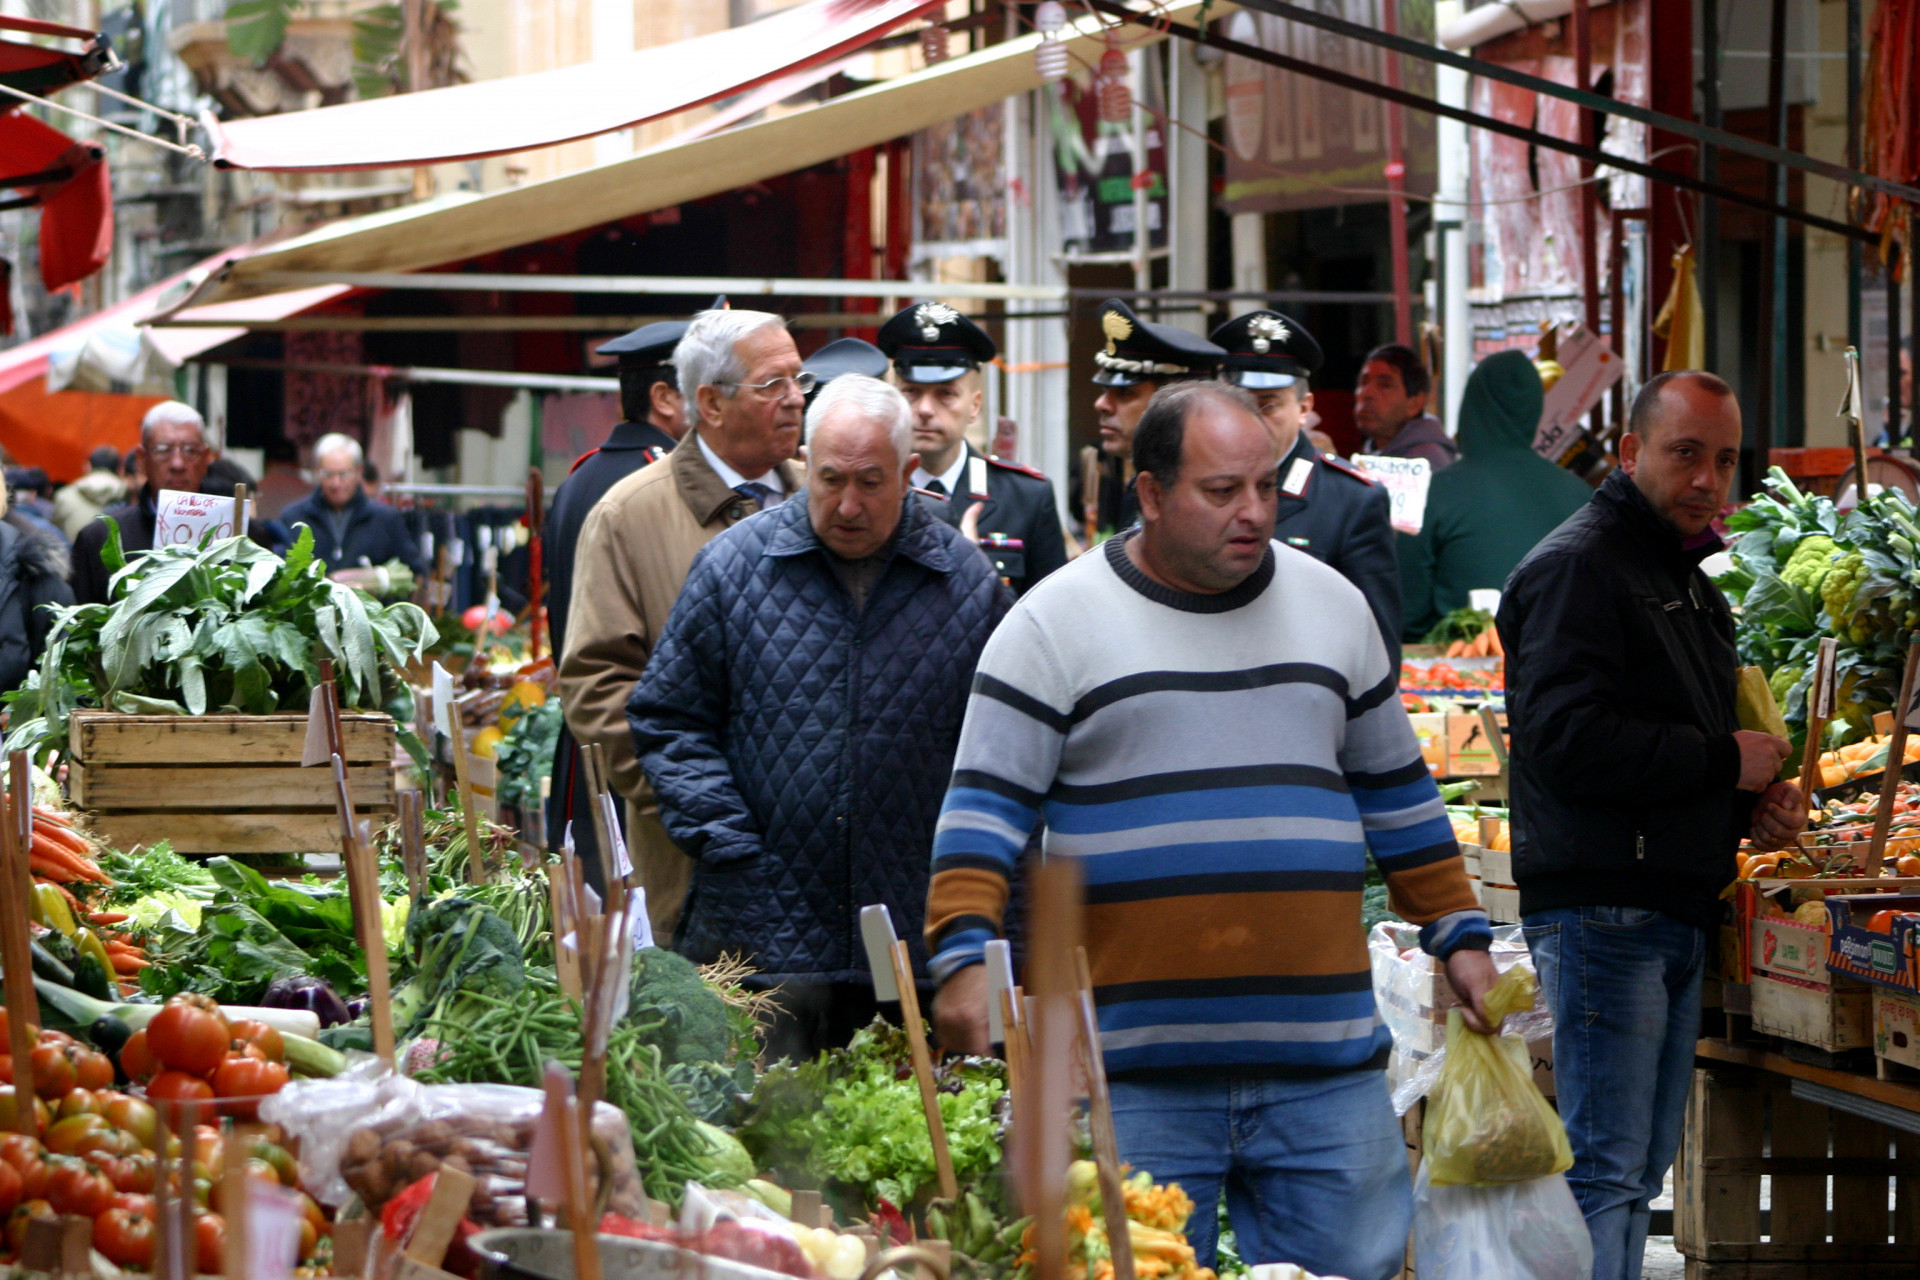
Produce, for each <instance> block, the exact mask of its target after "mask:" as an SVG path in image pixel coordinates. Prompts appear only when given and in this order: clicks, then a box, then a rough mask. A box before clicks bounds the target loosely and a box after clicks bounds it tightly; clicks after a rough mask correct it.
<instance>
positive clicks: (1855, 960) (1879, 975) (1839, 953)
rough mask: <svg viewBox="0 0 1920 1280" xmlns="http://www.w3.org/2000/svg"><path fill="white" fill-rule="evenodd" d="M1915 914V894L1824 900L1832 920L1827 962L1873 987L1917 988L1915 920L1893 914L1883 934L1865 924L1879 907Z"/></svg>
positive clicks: (1919, 965)
mask: <svg viewBox="0 0 1920 1280" xmlns="http://www.w3.org/2000/svg"><path fill="white" fill-rule="evenodd" d="M1888 910H1892V911H1911V912H1915V913H1916V914H1920V894H1912V893H1850V894H1844V895H1840V896H1836V897H1832V898H1828V899H1827V914H1828V918H1829V922H1830V924H1831V925H1832V931H1833V937H1832V940H1831V943H1830V946H1831V955H1830V963H1831V964H1832V967H1833V969H1834V971H1835V972H1836V973H1844V974H1846V975H1847V976H1849V977H1851V978H1858V979H1860V980H1861V981H1863V982H1871V983H1873V984H1875V985H1876V986H1883V987H1894V988H1896V989H1898V990H1901V991H1912V992H1920V919H1896V920H1894V921H1893V924H1892V927H1891V928H1890V929H1889V930H1888V931H1887V932H1886V933H1879V932H1877V931H1875V930H1872V929H1869V928H1867V922H1868V921H1869V920H1871V919H1872V918H1873V916H1874V914H1875V913H1876V912H1880V911H1888Z"/></svg>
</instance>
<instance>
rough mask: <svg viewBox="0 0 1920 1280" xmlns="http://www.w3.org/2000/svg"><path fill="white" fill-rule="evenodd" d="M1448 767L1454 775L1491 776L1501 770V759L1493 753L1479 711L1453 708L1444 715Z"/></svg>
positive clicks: (1459, 776) (1449, 771)
mask: <svg viewBox="0 0 1920 1280" xmlns="http://www.w3.org/2000/svg"><path fill="white" fill-rule="evenodd" d="M1447 770H1448V773H1449V775H1450V776H1452V777H1456V778H1466V777H1475V776H1488V777H1490V776H1492V775H1494V774H1497V773H1499V772H1500V761H1499V760H1498V759H1497V758H1495V756H1494V754H1493V744H1492V743H1491V742H1489V741H1487V727H1486V725H1484V724H1483V723H1481V720H1480V715H1479V713H1478V712H1474V713H1473V714H1471V715H1468V714H1464V713H1462V712H1454V713H1453V714H1452V715H1449V716H1448V717H1447Z"/></svg>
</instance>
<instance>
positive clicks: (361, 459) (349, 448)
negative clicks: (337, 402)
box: [313, 431, 367, 471]
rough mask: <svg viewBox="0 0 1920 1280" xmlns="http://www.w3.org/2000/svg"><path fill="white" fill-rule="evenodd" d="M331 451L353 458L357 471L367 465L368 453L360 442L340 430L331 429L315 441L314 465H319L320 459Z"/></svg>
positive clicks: (354, 467)
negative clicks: (362, 448)
mask: <svg viewBox="0 0 1920 1280" xmlns="http://www.w3.org/2000/svg"><path fill="white" fill-rule="evenodd" d="M329 453H344V454H346V455H347V456H348V457H350V458H352V459H353V469H354V470H355V471H358V470H360V468H362V467H364V466H366V465H367V455H366V454H365V453H364V452H362V451H361V448H360V442H359V441H358V440H355V439H354V438H353V437H352V436H349V435H342V434H341V433H340V432H338V431H329V432H328V433H327V434H326V435H324V436H321V437H320V438H319V439H318V440H315V441H314V442H313V462H314V465H315V466H319V465H320V459H321V458H323V457H325V456H326V455H327V454H329Z"/></svg>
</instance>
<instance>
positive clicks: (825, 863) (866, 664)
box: [627, 494, 1012, 982]
mask: <svg viewBox="0 0 1920 1280" xmlns="http://www.w3.org/2000/svg"><path fill="white" fill-rule="evenodd" d="M886 554H888V555H889V557H890V558H889V562H888V564H887V567H886V570H885V572H884V573H883V574H882V575H881V577H880V580H879V581H878V582H877V583H876V584H875V585H874V587H873V589H872V591H871V592H870V594H869V595H868V597H867V605H866V608H865V610H864V611H862V612H859V613H856V612H855V611H854V607H853V600H852V597H850V596H849V595H848V594H847V592H846V589H845V588H844V587H842V586H841V585H840V580H839V578H838V577H837V576H836V575H835V573H834V571H833V567H832V565H831V563H830V562H829V560H828V558H827V552H826V550H825V549H824V548H823V547H822V546H821V544H820V543H819V541H818V540H817V539H816V538H815V537H814V533H813V526H812V524H811V522H810V521H809V520H808V518H807V503H806V498H805V495H804V494H803V495H800V496H797V497H796V498H794V499H793V500H792V501H790V502H786V503H783V504H781V505H780V506H778V507H774V508H771V509H770V510H767V511H763V512H761V513H760V514H759V515H756V516H753V517H751V518H750V519H747V520H745V521H742V522H741V523H740V524H737V525H735V526H734V527H733V528H731V529H729V530H727V531H726V532H725V533H723V534H721V535H720V536H719V537H717V538H715V539H714V540H713V541H712V542H710V543H708V544H707V546H706V547H705V548H703V549H702V550H701V552H700V554H699V555H698V556H697V557H696V558H695V559H694V562H693V569H692V572H691V573H689V574H688V576H687V584H686V586H685V588H684V589H682V591H681V592H680V597H679V599H678V601H676V602H675V604H674V606H673V612H672V614H670V615H669V616H668V618H667V625H666V628H665V630H664V631H663V632H662V633H661V636H660V641H659V643H658V644H657V645H656V646H655V648H654V651H653V657H652V659H651V661H649V662H648V663H647V669H646V674H645V675H644V676H642V677H641V678H640V681H639V683H638V684H637V685H635V686H634V691H633V697H632V698H631V700H629V701H628V703H627V723H628V724H629V725H631V726H632V728H633V737H634V744H635V746H636V747H637V748H638V751H639V755H640V764H641V767H642V768H643V769H645V771H646V774H647V778H648V779H649V781H651V782H652V784H653V788H654V792H655V794H656V795H658V797H659V799H660V816H661V819H662V821H663V822H665V824H666V828H667V832H668V834H669V835H671V836H672V837H673V839H674V842H675V843H676V844H678V845H679V846H680V847H681V848H682V849H683V850H685V851H686V852H687V854H688V855H689V856H691V857H692V858H693V859H694V862H695V867H694V879H693V891H692V894H691V896H690V897H689V898H688V900H687V908H686V911H685V913H684V915H682V917H681V923H680V932H679V936H678V938H677V939H676V940H675V945H676V947H677V949H678V950H680V951H681V952H683V953H685V954H686V955H687V956H689V957H690V958H692V959H693V960H695V961H698V962H706V961H711V960H713V959H715V958H716V957H717V956H718V955H719V954H720V953H721V952H722V951H734V952H738V953H741V954H743V955H745V956H746V957H747V959H748V960H749V961H750V962H751V963H752V964H753V965H754V966H755V967H757V968H758V969H759V970H760V971H761V973H762V974H763V975H764V976H766V977H767V978H769V979H772V980H775V981H809V982H860V981H865V980H866V979H867V977H868V974H867V964H866V953H865V950H864V948H863V947H862V945H861V942H860V925H859V912H860V908H861V907H862V906H864V905H866V904H867V903H872V902H884V903H886V904H887V906H888V907H889V908H890V909H891V910H892V912H893V920H894V926H895V928H896V929H898V931H899V933H900V936H901V937H903V938H906V939H908V940H909V942H910V944H911V946H912V947H913V953H914V960H915V967H916V969H917V970H919V971H920V972H924V971H925V964H926V954H925V951H924V949H923V945H922V942H921V930H922V926H923V925H924V923H925V916H926V901H927V875H928V866H929V857H930V850H931V849H932V848H933V827H934V822H935V820H936V819H937V818H938V817H939V813H940V802H941V799H942V798H943V797H944V795H945V794H946V789H947V781H948V775H949V774H950V773H952V771H953V753H954V747H955V745H956V744H957V742H958V741H959V737H960V721H961V718H962V716H963V714H964V713H965V710H966V703H967V693H968V689H969V687H970V686H971V684H972V682H973V669H974V664H975V663H976V662H978V660H979V658H980V651H981V649H982V648H983V647H984V646H985V645H986V643H987V637H988V636H989V635H990V634H992V632H993V629H994V627H995V626H996V625H998V623H999V621H1000V619H1001V618H1002V617H1003V616H1004V615H1005V614H1006V611H1007V609H1008V608H1009V606H1010V605H1011V603H1012V597H1011V596H1010V595H1009V594H1008V592H1007V590H1006V588H1005V587H1004V586H1002V585H1001V583H1000V580H999V578H998V577H997V576H996V575H995V573H994V570H993V566H992V565H991V564H990V563H988V561H987V558H986V557H985V556H983V555H980V554H979V553H978V552H977V551H976V550H975V549H974V548H972V547H970V546H968V545H967V543H966V541H965V540H964V539H963V538H962V537H961V536H960V534H959V533H958V532H957V531H956V530H954V529H952V528H950V527H948V526H947V525H946V524H944V523H942V522H941V521H940V520H938V519H937V518H935V517H934V516H932V515H931V514H929V513H928V512H927V510H926V509H925V508H924V507H922V506H921V504H920V503H919V502H917V501H909V502H908V503H907V510H906V515H905V517H904V518H903V520H902V522H901V528H900V530H899V532H898V533H897V534H896V535H895V538H894V542H893V546H892V548H891V550H890V551H889V552H888V553H886Z"/></svg>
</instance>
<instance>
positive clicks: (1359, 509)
mask: <svg viewBox="0 0 1920 1280" xmlns="http://www.w3.org/2000/svg"><path fill="white" fill-rule="evenodd" d="M1279 505H1280V514H1279V518H1278V520H1277V521H1276V522H1275V525H1274V531H1273V536H1274V537H1276V538H1278V539H1279V540H1280V541H1281V542H1284V543H1286V544H1287V545H1288V546H1290V547H1298V548H1299V549H1300V550H1302V551H1304V552H1306V553H1307V554H1308V555H1310V556H1312V557H1313V558H1314V559H1316V560H1318V561H1320V562H1321V563H1323V564H1326V565H1328V566H1330V567H1332V568H1334V569H1337V570H1338V571H1339V572H1340V575H1341V576H1342V577H1344V578H1345V579H1346V580H1347V581H1348V582H1351V583H1352V584H1353V585H1354V586H1356V587H1358V588H1360V594H1362V595H1364V596H1365V597H1366V598H1367V606H1368V607H1369V608H1371V609H1372V610H1373V616H1374V620H1375V621H1377V622H1378V623H1379V624H1380V634H1381V635H1382V636H1383V637H1384V638H1385V639H1386V642H1387V657H1388V659H1389V660H1391V661H1392V663H1393V669H1394V670H1395V671H1396V672H1397V671H1398V670H1399V669H1400V565H1399V560H1398V558H1397V556H1396V554H1395V550H1394V544H1393V523H1392V519H1391V513H1390V503H1389V501H1388V499H1387V491H1386V490H1385V489H1384V488H1382V487H1381V486H1379V485H1377V484H1375V483H1374V482H1373V481H1372V480H1369V479H1368V478H1367V477H1366V476H1364V475H1362V474H1361V473H1360V472H1359V471H1357V470H1355V469H1354V467H1353V466H1352V465H1351V464H1349V463H1347V462H1346V461H1344V460H1342V459H1340V458H1330V457H1328V456H1327V455H1325V454H1323V453H1321V452H1320V451H1319V450H1318V449H1316V448H1314V447H1313V441H1312V440H1311V439H1309V438H1308V436H1307V433H1306V432H1304V431H1302V432H1301V433H1300V438H1299V439H1298V440H1296V441H1294V444H1293V449H1292V450H1291V451H1290V452H1289V453H1288V454H1287V456H1286V457H1284V458H1282V459H1281V460H1280V497H1279Z"/></svg>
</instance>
